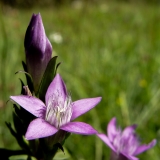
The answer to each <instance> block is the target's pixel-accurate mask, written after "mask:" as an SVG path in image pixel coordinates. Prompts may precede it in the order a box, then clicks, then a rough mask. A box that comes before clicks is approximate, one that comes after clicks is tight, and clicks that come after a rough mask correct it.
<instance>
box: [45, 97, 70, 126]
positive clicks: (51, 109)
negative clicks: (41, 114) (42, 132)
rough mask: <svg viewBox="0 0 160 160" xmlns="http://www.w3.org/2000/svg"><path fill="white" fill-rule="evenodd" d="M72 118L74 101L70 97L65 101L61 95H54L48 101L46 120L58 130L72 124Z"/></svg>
mask: <svg viewBox="0 0 160 160" xmlns="http://www.w3.org/2000/svg"><path fill="white" fill-rule="evenodd" d="M71 116H72V100H71V97H70V96H69V95H68V96H67V97H66V99H65V100H64V99H63V97H62V96H61V95H59V94H56V95H52V96H51V97H50V98H49V100H48V106H47V110H46V116H45V120H46V121H48V122H49V123H50V124H51V125H53V126H54V127H56V128H60V127H61V126H62V125H64V124H66V123H68V122H70V119H71Z"/></svg>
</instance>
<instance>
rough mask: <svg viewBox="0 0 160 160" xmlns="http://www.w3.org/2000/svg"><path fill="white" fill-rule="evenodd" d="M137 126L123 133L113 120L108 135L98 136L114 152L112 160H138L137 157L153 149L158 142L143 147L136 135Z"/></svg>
mask: <svg viewBox="0 0 160 160" xmlns="http://www.w3.org/2000/svg"><path fill="white" fill-rule="evenodd" d="M135 129H136V125H132V126H128V127H126V128H125V129H124V131H121V129H120V128H117V126H116V118H112V119H111V121H110V122H109V124H108V127H107V134H108V136H106V135H105V134H97V136H98V137H99V138H100V139H102V141H104V143H106V144H107V145H108V146H109V147H110V148H111V150H112V153H111V158H110V160H138V158H137V157H135V156H136V155H138V154H140V153H142V152H144V151H146V150H148V149H150V148H152V147H153V146H154V145H155V144H156V140H155V139H154V140H152V141H151V142H150V143H149V144H144V145H141V144H140V141H139V139H138V137H137V135H136V134H135Z"/></svg>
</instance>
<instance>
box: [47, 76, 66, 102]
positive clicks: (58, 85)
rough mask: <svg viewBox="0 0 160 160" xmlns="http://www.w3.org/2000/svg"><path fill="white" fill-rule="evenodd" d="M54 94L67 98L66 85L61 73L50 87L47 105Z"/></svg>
mask: <svg viewBox="0 0 160 160" xmlns="http://www.w3.org/2000/svg"><path fill="white" fill-rule="evenodd" d="M53 95H57V97H61V98H62V99H63V100H65V99H66V97H67V90H66V86H65V84H64V82H63V80H62V78H61V76H60V75H59V74H57V75H56V76H55V78H54V79H53V81H52V82H51V84H50V85H49V87H48V90H47V93H46V97H45V101H46V105H48V101H49V99H50V97H51V96H53Z"/></svg>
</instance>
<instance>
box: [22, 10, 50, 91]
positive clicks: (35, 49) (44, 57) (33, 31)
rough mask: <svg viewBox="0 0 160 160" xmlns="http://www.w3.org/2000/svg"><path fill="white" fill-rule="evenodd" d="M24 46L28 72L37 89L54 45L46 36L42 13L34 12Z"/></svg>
mask: <svg viewBox="0 0 160 160" xmlns="http://www.w3.org/2000/svg"><path fill="white" fill-rule="evenodd" d="M24 47H25V53H26V64H27V69H28V72H29V73H30V74H31V76H32V78H33V83H34V88H35V90H36V91H37V89H38V86H39V84H40V81H41V78H42V76H43V73H44V71H45V69H46V66H47V64H48V62H49V60H50V59H51V56H52V46H51V43H50V42H49V40H48V38H47V37H46V34H45V30H44V26H43V22H42V18H41V15H40V13H39V14H33V15H32V18H31V21H30V23H29V26H28V28H27V30H26V34H25V40H24Z"/></svg>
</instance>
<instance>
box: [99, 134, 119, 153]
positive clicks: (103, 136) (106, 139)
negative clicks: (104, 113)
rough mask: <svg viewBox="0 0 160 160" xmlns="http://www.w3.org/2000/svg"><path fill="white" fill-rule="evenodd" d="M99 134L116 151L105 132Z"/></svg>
mask: <svg viewBox="0 0 160 160" xmlns="http://www.w3.org/2000/svg"><path fill="white" fill-rule="evenodd" d="M97 136H98V137H99V138H100V139H101V140H102V141H103V142H104V143H105V144H106V145H108V146H109V147H110V148H111V149H112V150H113V151H114V152H116V150H115V148H114V146H113V145H112V143H111V142H110V140H109V138H108V137H107V136H106V135H105V134H102V133H100V134H97Z"/></svg>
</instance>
